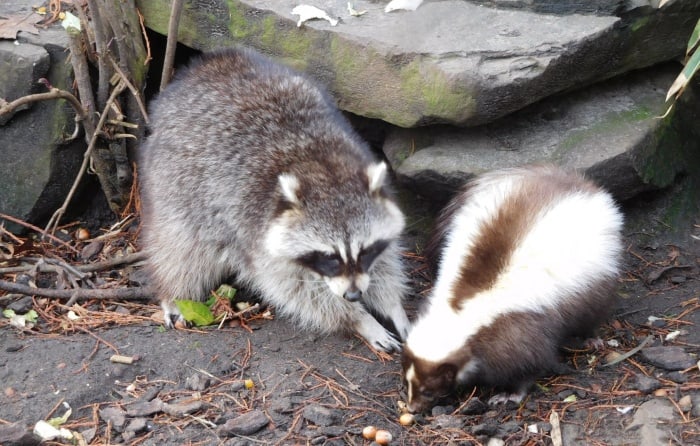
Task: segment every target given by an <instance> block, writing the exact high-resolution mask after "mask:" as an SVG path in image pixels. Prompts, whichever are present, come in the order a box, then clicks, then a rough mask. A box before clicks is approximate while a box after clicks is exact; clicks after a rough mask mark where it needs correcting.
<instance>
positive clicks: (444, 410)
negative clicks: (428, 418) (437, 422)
mask: <svg viewBox="0 0 700 446" xmlns="http://www.w3.org/2000/svg"><path fill="white" fill-rule="evenodd" d="M454 410H455V408H454V407H452V406H433V408H432V409H431V410H430V414H431V415H432V416H434V417H437V416H440V415H445V414H449V413H452V412H454Z"/></svg>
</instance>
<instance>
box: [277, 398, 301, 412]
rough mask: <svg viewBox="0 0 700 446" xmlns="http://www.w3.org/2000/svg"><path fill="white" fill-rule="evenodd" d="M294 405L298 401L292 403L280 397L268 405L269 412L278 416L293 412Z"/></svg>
mask: <svg viewBox="0 0 700 446" xmlns="http://www.w3.org/2000/svg"><path fill="white" fill-rule="evenodd" d="M296 404H298V401H294V400H293V399H292V398H290V397H282V398H278V399H275V400H273V401H272V402H271V403H270V410H272V411H275V412H277V413H279V414H288V413H292V412H294V407H295V406H296Z"/></svg>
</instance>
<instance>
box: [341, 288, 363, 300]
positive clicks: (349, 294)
mask: <svg viewBox="0 0 700 446" xmlns="http://www.w3.org/2000/svg"><path fill="white" fill-rule="evenodd" d="M343 297H344V298H346V299H347V300H348V302H357V301H358V300H360V299H362V291H360V290H359V289H357V288H356V287H354V286H353V287H352V288H350V289H348V290H347V291H346V292H345V294H343Z"/></svg>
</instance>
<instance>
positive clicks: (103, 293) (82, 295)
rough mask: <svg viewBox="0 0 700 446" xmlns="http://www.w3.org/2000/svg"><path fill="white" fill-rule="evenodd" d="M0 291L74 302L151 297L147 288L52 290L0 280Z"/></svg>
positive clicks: (151, 293)
mask: <svg viewBox="0 0 700 446" xmlns="http://www.w3.org/2000/svg"><path fill="white" fill-rule="evenodd" d="M0 290H3V291H8V292H10V293H18V294H24V295H26V296H42V297H50V298H53V299H71V300H73V301H74V302H78V301H83V300H88V299H100V300H103V299H118V300H142V299H148V298H150V297H151V296H153V290H152V289H151V288H149V287H133V288H109V289H96V290H95V289H86V288H77V289H70V290H54V289H50V288H32V287H30V286H27V285H22V284H19V283H14V282H8V281H6V280H0Z"/></svg>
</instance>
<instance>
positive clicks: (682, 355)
mask: <svg viewBox="0 0 700 446" xmlns="http://www.w3.org/2000/svg"><path fill="white" fill-rule="evenodd" d="M641 353H642V357H643V358H644V360H645V361H647V362H649V363H650V364H652V365H654V366H656V367H661V368H663V369H666V370H685V369H688V368H691V367H693V366H694V365H695V360H694V359H693V357H692V356H690V354H688V352H686V351H685V350H684V349H683V348H682V347H677V346H660V347H647V348H643V349H642V352H641Z"/></svg>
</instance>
